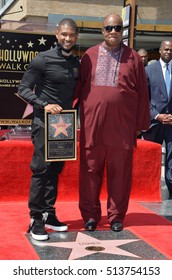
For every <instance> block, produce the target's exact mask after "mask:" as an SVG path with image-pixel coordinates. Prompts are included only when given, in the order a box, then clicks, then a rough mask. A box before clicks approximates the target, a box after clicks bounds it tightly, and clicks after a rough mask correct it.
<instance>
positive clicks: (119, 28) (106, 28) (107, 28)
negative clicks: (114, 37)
mask: <svg viewBox="0 0 172 280" xmlns="http://www.w3.org/2000/svg"><path fill="white" fill-rule="evenodd" d="M103 28H104V29H105V30H106V31H107V32H112V30H113V29H115V32H120V31H121V29H122V26H121V25H113V26H111V25H107V26H104V27H103Z"/></svg>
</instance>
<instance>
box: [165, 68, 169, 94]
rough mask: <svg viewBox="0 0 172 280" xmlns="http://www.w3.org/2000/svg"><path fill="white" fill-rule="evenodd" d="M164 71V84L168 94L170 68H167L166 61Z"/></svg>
mask: <svg viewBox="0 0 172 280" xmlns="http://www.w3.org/2000/svg"><path fill="white" fill-rule="evenodd" d="M165 66H166V71H165V84H166V89H167V94H168V96H169V94H170V70H169V69H168V63H166V65H165Z"/></svg>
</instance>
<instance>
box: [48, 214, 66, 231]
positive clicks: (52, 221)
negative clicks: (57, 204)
mask: <svg viewBox="0 0 172 280" xmlns="http://www.w3.org/2000/svg"><path fill="white" fill-rule="evenodd" d="M45 227H46V228H48V229H52V230H54V231H67V230H68V226H67V225H66V224H64V223H61V222H60V221H59V220H58V219H57V218H56V216H54V215H48V217H47V218H46V220H45Z"/></svg>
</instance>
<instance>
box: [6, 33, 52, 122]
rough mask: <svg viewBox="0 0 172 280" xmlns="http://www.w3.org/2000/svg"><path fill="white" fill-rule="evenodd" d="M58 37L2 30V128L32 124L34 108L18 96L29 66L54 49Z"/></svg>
mask: <svg viewBox="0 0 172 280" xmlns="http://www.w3.org/2000/svg"><path fill="white" fill-rule="evenodd" d="M55 44H56V37H55V35H54V34H52V35H51V34H38V33H31V32H30V33H28V32H21V31H20V32H19V31H16V30H13V31H9V30H7V31H3V30H0V125H30V124H31V121H32V112H33V108H32V106H31V105H30V104H28V103H26V102H25V101H24V100H22V99H21V98H19V96H18V95H17V92H18V86H19V84H20V82H21V79H22V76H23V74H24V72H25V71H26V69H27V66H28V64H29V63H30V62H31V60H32V59H33V58H34V57H35V56H36V55H37V53H38V52H41V51H45V50H47V49H50V48H51V47H54V46H55Z"/></svg>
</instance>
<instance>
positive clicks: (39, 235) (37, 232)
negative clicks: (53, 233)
mask: <svg viewBox="0 0 172 280" xmlns="http://www.w3.org/2000/svg"><path fill="white" fill-rule="evenodd" d="M28 233H30V235H31V236H32V238H33V239H35V240H39V241H43V240H47V239H48V233H47V232H46V230H45V227H44V222H43V221H42V220H37V219H35V220H34V219H31V223H30V226H29V229H28Z"/></svg>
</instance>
